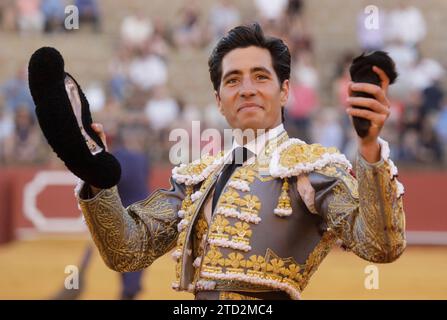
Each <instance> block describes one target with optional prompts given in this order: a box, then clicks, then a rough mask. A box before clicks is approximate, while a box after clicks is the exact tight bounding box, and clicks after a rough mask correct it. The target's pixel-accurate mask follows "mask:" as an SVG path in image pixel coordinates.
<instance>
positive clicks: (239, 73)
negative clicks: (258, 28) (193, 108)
mask: <svg viewBox="0 0 447 320" xmlns="http://www.w3.org/2000/svg"><path fill="white" fill-rule="evenodd" d="M288 93H289V81H288V80H285V81H284V82H283V83H282V85H280V83H279V80H278V77H277V76H276V73H275V70H274V69H273V64H272V57H271V55H270V52H269V51H268V50H267V49H263V48H259V47H255V46H251V47H247V48H238V49H234V50H232V51H230V52H229V53H227V54H226V55H225V56H224V58H223V60H222V79H221V84H220V87H219V92H216V100H217V104H218V107H219V110H220V112H221V113H222V115H223V116H224V117H225V118H226V119H227V122H228V124H229V125H230V126H231V127H232V128H234V129H236V128H238V129H242V130H246V129H254V130H257V129H271V128H274V127H276V126H277V125H279V124H280V123H281V106H284V105H285V104H286V102H287V98H288Z"/></svg>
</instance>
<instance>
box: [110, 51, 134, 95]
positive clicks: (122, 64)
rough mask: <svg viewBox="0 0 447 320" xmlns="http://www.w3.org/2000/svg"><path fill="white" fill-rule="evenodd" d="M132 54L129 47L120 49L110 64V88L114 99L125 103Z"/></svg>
mask: <svg viewBox="0 0 447 320" xmlns="http://www.w3.org/2000/svg"><path fill="white" fill-rule="evenodd" d="M130 60H131V52H130V49H129V48H128V47H120V48H118V50H116V52H115V53H114V56H113V58H112V60H111V61H110V63H109V76H110V79H109V83H108V85H109V88H110V91H111V95H112V96H113V98H115V99H117V100H118V101H119V102H123V101H124V99H125V98H126V96H127V94H128V90H129V64H130Z"/></svg>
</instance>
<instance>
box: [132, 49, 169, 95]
mask: <svg viewBox="0 0 447 320" xmlns="http://www.w3.org/2000/svg"><path fill="white" fill-rule="evenodd" d="M149 50H150V49H149V48H148V49H147V52H146V53H144V54H143V55H141V56H140V57H138V58H136V59H135V60H133V61H132V62H131V63H130V66H129V79H130V81H132V83H133V84H134V85H136V86H137V87H138V88H140V89H141V90H150V89H151V88H152V87H154V86H157V85H164V84H166V82H167V80H168V71H167V66H166V63H165V62H164V61H163V60H162V59H161V58H160V57H158V56H156V55H154V54H152V53H151V52H150V51H149Z"/></svg>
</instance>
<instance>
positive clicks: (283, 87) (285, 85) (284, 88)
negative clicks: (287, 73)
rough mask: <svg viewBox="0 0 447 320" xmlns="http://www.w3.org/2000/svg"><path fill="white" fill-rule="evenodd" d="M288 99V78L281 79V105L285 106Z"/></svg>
mask: <svg viewBox="0 0 447 320" xmlns="http://www.w3.org/2000/svg"><path fill="white" fill-rule="evenodd" d="M288 99H289V79H286V80H284V81H283V83H282V85H281V96H280V100H281V105H282V106H285V105H286V104H287V100H288Z"/></svg>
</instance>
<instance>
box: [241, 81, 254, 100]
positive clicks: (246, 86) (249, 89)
mask: <svg viewBox="0 0 447 320" xmlns="http://www.w3.org/2000/svg"><path fill="white" fill-rule="evenodd" d="M240 95H241V97H243V98H248V97H252V96H254V95H256V87H255V86H254V84H253V82H252V81H251V79H244V81H243V82H242V86H241V89H240Z"/></svg>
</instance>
